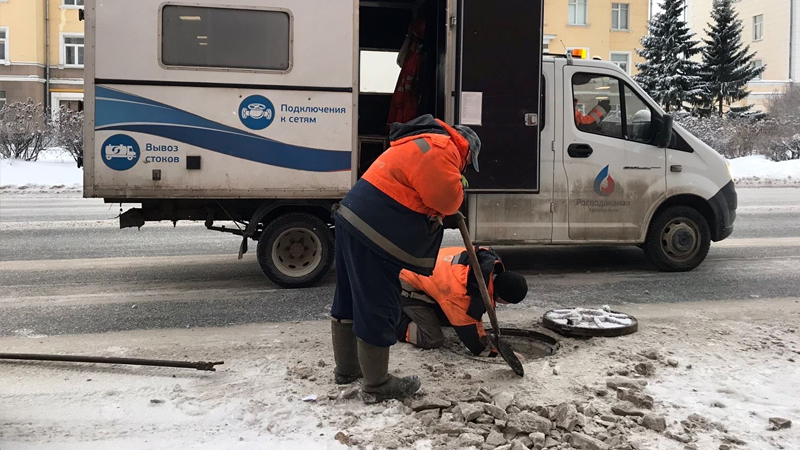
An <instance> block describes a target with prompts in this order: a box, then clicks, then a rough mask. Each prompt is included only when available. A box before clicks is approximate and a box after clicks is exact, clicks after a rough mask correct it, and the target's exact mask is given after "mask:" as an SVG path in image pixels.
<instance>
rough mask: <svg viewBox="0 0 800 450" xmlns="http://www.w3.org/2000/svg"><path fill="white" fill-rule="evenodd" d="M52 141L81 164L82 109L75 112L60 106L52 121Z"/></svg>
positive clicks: (79, 165)
mask: <svg viewBox="0 0 800 450" xmlns="http://www.w3.org/2000/svg"><path fill="white" fill-rule="evenodd" d="M53 136H54V142H55V144H56V145H58V146H59V147H61V148H63V149H64V151H66V152H67V153H69V155H70V156H72V159H74V160H75V162H76V163H78V167H81V166H82V165H83V111H80V112H77V111H73V110H71V109H69V108H65V107H62V108H61V111H60V112H59V113H58V119H57V120H56V121H54V122H53Z"/></svg>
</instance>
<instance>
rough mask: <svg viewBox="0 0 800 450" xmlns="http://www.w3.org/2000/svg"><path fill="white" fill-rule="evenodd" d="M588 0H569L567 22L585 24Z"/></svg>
mask: <svg viewBox="0 0 800 450" xmlns="http://www.w3.org/2000/svg"><path fill="white" fill-rule="evenodd" d="M587 2H588V0H569V24H570V25H586V17H587V9H588V6H587Z"/></svg>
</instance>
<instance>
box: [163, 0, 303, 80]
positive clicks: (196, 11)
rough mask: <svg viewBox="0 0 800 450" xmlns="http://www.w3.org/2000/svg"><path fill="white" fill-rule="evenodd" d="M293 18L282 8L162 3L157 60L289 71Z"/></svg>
mask: <svg viewBox="0 0 800 450" xmlns="http://www.w3.org/2000/svg"><path fill="white" fill-rule="evenodd" d="M290 22H291V20H290V17H289V14H288V13H286V12H283V11H268V10H262V9H231V8H206V7H196V6H176V5H167V6H164V9H163V11H162V18H161V23H162V25H161V26H162V30H161V39H162V41H161V62H162V64H164V65H167V66H179V67H218V68H227V69H251V70H252V69H255V70H280V71H286V70H289V68H290V66H291V49H290V41H291V26H290V25H291V23H290Z"/></svg>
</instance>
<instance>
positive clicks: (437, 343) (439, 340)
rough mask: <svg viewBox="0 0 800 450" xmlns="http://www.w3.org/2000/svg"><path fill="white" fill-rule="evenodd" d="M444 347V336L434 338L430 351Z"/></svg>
mask: <svg viewBox="0 0 800 450" xmlns="http://www.w3.org/2000/svg"><path fill="white" fill-rule="evenodd" d="M443 345H444V335H439V336H434V337H433V338H432V339H431V340H430V346H429V347H428V348H429V349H434V348H441V347H442V346H443Z"/></svg>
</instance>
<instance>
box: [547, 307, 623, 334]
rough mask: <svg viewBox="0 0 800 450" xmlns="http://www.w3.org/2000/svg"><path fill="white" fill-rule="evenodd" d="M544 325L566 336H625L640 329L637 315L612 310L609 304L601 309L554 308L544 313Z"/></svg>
mask: <svg viewBox="0 0 800 450" xmlns="http://www.w3.org/2000/svg"><path fill="white" fill-rule="evenodd" d="M542 325H543V326H544V327H545V328H548V329H551V330H553V331H555V332H557V333H559V334H563V335H565V336H590V337H593V336H598V337H613V336H624V335H626V334H631V333H635V332H636V331H637V330H638V329H639V322H637V321H636V318H635V317H633V316H631V315H628V314H625V313H621V312H617V311H611V308H610V307H608V306H607V305H606V306H603V307H602V308H600V309H590V308H565V309H552V310H550V311H547V312H546V313H544V317H543V318H542Z"/></svg>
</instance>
